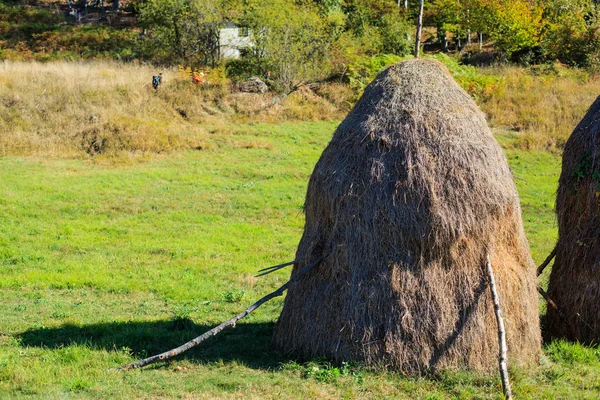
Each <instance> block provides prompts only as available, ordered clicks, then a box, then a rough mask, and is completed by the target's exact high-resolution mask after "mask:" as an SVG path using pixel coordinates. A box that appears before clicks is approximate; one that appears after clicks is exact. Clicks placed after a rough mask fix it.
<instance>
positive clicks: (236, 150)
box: [0, 122, 600, 399]
mask: <svg viewBox="0 0 600 400" xmlns="http://www.w3.org/2000/svg"><path fill="white" fill-rule="evenodd" d="M334 126H335V124H334V123H328V122H318V123H297V124H283V125H240V126H237V127H234V128H230V129H228V130H227V132H228V133H226V134H225V133H224V134H223V135H225V136H224V137H223V138H221V139H222V140H221V142H220V143H221V145H220V146H219V148H211V149H208V150H202V151H187V152H183V153H174V154H171V155H168V156H164V157H155V158H153V159H151V160H150V161H148V162H146V163H143V164H134V165H129V166H125V167H106V166H102V165H98V164H94V163H92V162H90V161H81V160H74V161H69V160H50V161H47V160H40V159H34V158H15V157H9V158H1V159H0V188H1V190H0V268H1V270H2V279H1V280H0V397H11V398H13V397H17V398H18V397H25V396H28V395H33V396H36V397H43V398H47V397H54V398H56V397H61V398H63V397H74V398H98V397H103V398H140V397H144V398H165V397H183V398H214V397H223V398H240V397H246V398H298V397H302V398H315V397H319V398H339V397H360V398H369V397H371V398H374V397H377V398H381V397H394V398H429V399H438V398H453V397H463V398H472V397H480V398H491V397H494V396H495V397H497V398H499V397H498V393H499V392H500V390H499V382H498V381H497V379H495V377H493V378H490V377H480V376H475V375H473V374H468V373H463V372H456V373H447V374H443V375H440V376H436V377H431V378H428V379H412V378H405V377H401V376H398V375H395V374H390V373H378V374H376V373H372V372H368V371H364V370H362V369H360V368H357V367H354V366H346V367H345V368H341V369H335V368H331V367H329V366H327V365H326V364H324V363H322V362H321V363H319V362H317V361H312V362H309V363H303V364H298V363H296V362H294V361H293V360H289V359H286V358H283V357H281V356H280V355H278V354H276V353H274V352H273V351H272V350H271V349H270V347H269V342H270V335H271V330H272V324H273V322H274V320H275V319H276V318H277V315H278V313H279V311H280V309H281V305H282V299H275V300H274V301H272V302H270V303H267V304H266V305H265V306H264V307H263V308H261V309H259V310H258V311H256V312H255V313H254V314H252V315H251V316H250V317H248V318H247V319H246V320H244V322H243V323H240V324H238V326H237V327H236V328H235V329H234V330H231V331H228V332H226V333H224V334H222V335H221V336H220V337H217V338H215V339H212V340H211V341H210V342H208V343H206V344H205V345H202V346H200V348H199V349H197V350H195V351H192V352H191V353H190V354H187V355H186V356H185V357H183V358H182V359H179V360H177V361H175V362H173V363H170V364H169V365H166V366H165V365H162V366H156V367H151V368H148V369H146V370H144V371H141V372H140V371H136V372H132V373H118V372H115V371H111V370H110V368H113V367H116V366H118V365H120V364H123V363H126V362H129V361H131V360H133V359H134V358H136V357H140V356H144V355H147V354H149V353H155V352H158V351H161V350H165V349H167V348H170V347H173V346H175V345H178V344H180V343H182V342H183V341H184V340H187V339H190V338H192V337H195V336H197V335H198V334H200V333H201V332H203V331H204V330H205V329H207V328H208V327H209V326H212V325H214V324H215V323H217V322H220V321H222V320H224V319H226V318H228V317H230V316H231V315H233V314H234V313H236V312H237V311H239V310H241V309H243V308H244V307H245V305H246V304H249V303H250V302H252V301H253V300H254V299H257V298H259V297H261V296H262V295H263V294H265V293H267V292H270V291H271V290H273V289H274V288H276V287H278V286H279V285H280V284H281V283H283V282H284V281H285V280H286V278H287V274H288V273H289V272H288V271H286V272H279V273H276V274H273V275H269V276H267V277H265V278H260V279H256V278H253V277H252V275H253V273H254V272H255V271H256V270H257V269H259V268H262V267H265V266H268V265H272V264H275V263H278V262H280V261H287V260H290V259H292V258H293V257H294V250H295V247H296V244H297V242H298V240H299V237H300V234H301V230H302V224H303V216H302V212H301V206H302V204H303V197H304V193H305V189H306V183H307V180H308V177H309V174H310V172H311V170H312V168H313V166H314V163H315V161H316V160H317V158H318V156H319V154H320V152H321V151H322V149H323V148H324V146H325V145H326V143H327V141H328V140H329V137H330V135H331V132H332V130H333V128H334ZM500 139H501V141H502V142H503V143H504V144H509V143H508V142H510V140H511V139H510V138H507V137H505V136H502V137H501V138H500ZM240 143H242V144H244V145H243V146H242V145H239V144H240ZM253 143H259V144H261V145H260V146H252V144H253ZM508 147H510V146H508ZM507 154H508V158H509V160H510V163H511V165H512V167H513V171H514V172H515V175H516V177H517V180H516V182H517V185H518V187H519V191H520V193H521V199H522V203H523V212H524V220H525V224H526V229H527V234H528V236H529V238H530V242H531V247H532V251H533V254H534V258H535V259H536V262H540V261H541V260H542V259H543V258H544V257H545V255H546V254H547V253H548V252H549V251H550V250H551V247H552V244H553V242H554V240H555V238H556V228H555V223H554V217H553V214H552V209H553V198H554V192H555V188H556V181H557V177H558V173H559V169H560V166H559V158H558V157H557V156H555V155H552V154H549V153H527V152H523V151H518V150H508V151H507ZM512 375H513V380H514V385H515V391H516V394H517V395H518V396H519V397H520V398H552V397H555V398H566V397H578V398H596V396H597V393H598V390H600V378H599V377H600V350H599V349H598V348H584V347H582V346H578V345H568V344H564V343H560V342H555V343H552V344H549V345H547V348H546V351H545V357H544V359H543V361H542V365H541V366H540V368H538V369H535V370H528V371H524V370H518V369H513V371H512Z"/></svg>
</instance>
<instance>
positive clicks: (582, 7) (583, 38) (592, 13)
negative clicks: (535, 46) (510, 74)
mask: <svg viewBox="0 0 600 400" xmlns="http://www.w3.org/2000/svg"><path fill="white" fill-rule="evenodd" d="M541 4H542V6H543V26H542V33H541V43H542V45H543V47H544V48H545V49H546V50H547V52H548V56H549V57H550V58H552V59H558V60H560V61H562V62H564V63H567V64H571V65H580V66H591V63H592V59H594V58H595V57H597V56H598V52H599V51H600V32H599V23H598V22H599V21H598V19H599V18H598V10H597V6H596V5H595V3H594V2H593V1H592V0H542V1H541Z"/></svg>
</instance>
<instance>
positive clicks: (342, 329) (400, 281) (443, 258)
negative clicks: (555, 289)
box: [274, 60, 540, 374]
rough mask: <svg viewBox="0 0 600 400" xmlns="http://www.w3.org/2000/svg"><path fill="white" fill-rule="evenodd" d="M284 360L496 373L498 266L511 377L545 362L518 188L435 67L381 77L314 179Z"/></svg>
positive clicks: (281, 327) (483, 127) (278, 331)
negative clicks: (490, 277)
mask: <svg viewBox="0 0 600 400" xmlns="http://www.w3.org/2000/svg"><path fill="white" fill-rule="evenodd" d="M305 213H306V225H305V228H304V234H303V236H302V239H301V241H300V244H299V246H298V250H297V254H296V260H297V264H296V265H295V267H294V270H293V271H292V275H293V274H294V273H296V272H297V271H298V270H299V269H301V268H303V267H304V266H306V265H308V264H310V263H311V262H313V261H314V260H316V259H318V258H319V257H323V260H322V261H321V262H320V264H319V265H318V266H317V267H316V268H315V269H313V270H312V271H310V272H309V273H307V274H306V275H305V276H303V277H302V279H300V280H299V281H298V282H296V283H293V284H292V285H291V286H290V288H289V292H288V295H287V297H286V299H285V303H284V307H283V310H282V313H281V316H280V319H279V321H278V323H277V325H276V327H275V332H274V344H275V345H276V346H277V347H278V348H279V349H281V350H282V351H284V352H287V353H292V354H296V355H299V356H301V357H302V356H304V357H306V358H309V357H327V358H329V359H331V360H333V361H336V362H341V361H344V360H358V361H361V362H364V363H365V364H367V365H372V366H376V367H384V368H391V369H395V370H400V371H404V372H406V373H411V374H419V373H423V372H429V371H432V370H433V371H435V370H439V369H446V368H454V367H461V368H468V369H472V370H478V371H490V372H491V371H492V370H494V369H495V368H496V366H497V360H498V337H497V325H496V320H495V317H494V311H493V306H492V299H491V295H490V291H489V288H488V282H487V278H486V276H487V275H486V269H485V260H486V256H487V255H488V254H489V257H490V259H491V262H492V265H493V267H494V274H495V276H496V282H497V284H498V290H499V293H500V296H501V299H502V306H503V313H504V316H505V319H506V329H507V340H508V348H509V359H510V361H511V363H512V364H531V363H535V362H536V360H537V358H538V355H539V353H540V329H539V321H538V320H539V316H538V299H537V295H536V277H535V266H534V265H533V262H532V260H531V256H530V253H529V247H528V243H527V240H526V238H525V235H524V233H523V227H522V223H521V210H520V207H519V199H518V195H517V191H516V189H515V186H514V183H513V180H512V175H511V172H510V170H509V167H508V164H507V161H506V158H505V156H504V154H503V153H502V150H501V149H500V147H499V146H498V145H497V143H496V142H495V140H494V138H493V136H492V134H491V132H490V130H489V128H488V126H487V124H486V121H485V117H484V115H483V114H482V113H481V111H480V110H479V109H478V108H477V106H476V105H475V103H474V102H473V100H471V98H470V97H469V96H468V95H467V94H466V93H465V92H464V91H463V90H462V89H461V88H460V87H459V86H458V85H457V84H456V83H455V82H454V81H453V80H452V78H451V77H450V75H449V73H448V71H447V70H446V69H445V67H444V66H443V65H442V64H440V63H438V62H434V61H427V60H412V61H405V62H401V63H398V64H396V65H393V66H391V67H389V68H388V69H386V70H384V71H383V72H381V73H380V74H379V75H378V76H377V78H376V79H375V80H374V81H373V82H372V83H371V84H370V85H369V86H368V87H367V88H366V90H365V92H364V94H363V96H362V98H361V99H360V100H359V101H358V103H357V104H356V106H355V107H354V109H353V110H352V111H351V112H350V114H349V115H348V116H347V117H346V119H345V120H344V121H343V122H342V123H341V125H340V126H339V127H338V128H337V130H336V131H335V133H334V135H333V138H332V140H331V142H330V143H329V145H328V146H327V148H326V149H325V151H324V152H323V154H322V155H321V158H320V160H319V162H318V163H317V165H316V167H315V169H314V171H313V173H312V176H311V178H310V182H309V186H308V192H307V195H306V203H305Z"/></svg>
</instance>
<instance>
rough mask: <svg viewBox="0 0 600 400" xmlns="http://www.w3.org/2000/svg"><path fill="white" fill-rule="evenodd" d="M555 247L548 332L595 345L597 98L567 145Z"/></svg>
mask: <svg viewBox="0 0 600 400" xmlns="http://www.w3.org/2000/svg"><path fill="white" fill-rule="evenodd" d="M556 212H557V216H558V244H557V248H556V261H555V263H554V267H553V268H552V273H551V274H550V283H549V286H548V294H549V296H550V298H552V300H554V302H555V303H556V304H557V305H558V306H559V307H560V308H561V309H562V311H563V313H564V314H565V317H566V319H567V321H564V320H563V319H561V318H560V317H559V316H558V315H557V312H556V311H555V310H553V309H551V308H550V307H549V308H548V313H547V317H546V318H547V319H546V322H547V328H548V333H549V334H550V335H551V336H554V337H566V338H569V339H573V340H578V341H580V342H584V343H592V342H595V343H598V341H600V97H598V98H597V99H596V101H595V102H594V104H592V106H591V107H590V109H589V111H588V112H587V114H586V115H585V117H584V118H583V120H582V121H581V122H580V123H579V125H577V127H576V128H575V130H574V131H573V134H572V135H571V137H570V138H569V140H568V141H567V144H566V145H565V149H564V153H563V161H562V173H561V175H560V181H559V186H558V194H557V198H556Z"/></svg>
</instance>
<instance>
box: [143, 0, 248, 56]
mask: <svg viewBox="0 0 600 400" xmlns="http://www.w3.org/2000/svg"><path fill="white" fill-rule="evenodd" d="M237 10H239V8H238V5H237V2H235V1H233V0H147V1H146V2H145V3H144V4H143V5H142V6H141V7H140V21H141V25H142V27H144V28H145V29H146V30H147V32H148V34H147V36H146V40H145V42H146V43H147V44H148V45H149V47H150V48H151V50H152V52H153V53H154V54H158V55H159V56H162V57H163V58H164V59H168V60H169V61H171V62H184V63H187V64H190V63H201V64H212V65H214V64H215V63H216V62H217V61H218V58H219V30H220V29H221V27H222V26H223V24H224V23H225V21H226V20H227V18H230V17H231V16H235V15H236V14H237ZM173 55H174V56H173Z"/></svg>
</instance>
